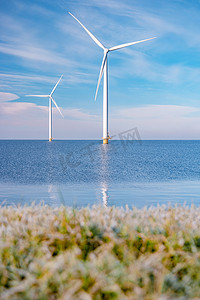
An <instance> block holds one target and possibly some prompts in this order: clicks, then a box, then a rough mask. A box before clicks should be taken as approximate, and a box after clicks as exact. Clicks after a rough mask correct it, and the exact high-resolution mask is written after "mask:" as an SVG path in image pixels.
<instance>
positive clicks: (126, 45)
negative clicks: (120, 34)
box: [109, 37, 156, 51]
mask: <svg viewBox="0 0 200 300" xmlns="http://www.w3.org/2000/svg"><path fill="white" fill-rule="evenodd" d="M153 39H156V37H153V38H150V39H146V40H141V41H137V42H132V43H126V44H122V45H118V46H114V47H112V48H110V49H109V51H114V50H118V49H121V48H125V47H128V46H131V45H135V44H139V43H143V42H146V41H150V40H153Z"/></svg>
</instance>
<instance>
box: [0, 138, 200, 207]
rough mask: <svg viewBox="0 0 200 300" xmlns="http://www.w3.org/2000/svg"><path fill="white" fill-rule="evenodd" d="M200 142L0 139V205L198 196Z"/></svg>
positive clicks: (195, 199)
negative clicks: (105, 143)
mask: <svg viewBox="0 0 200 300" xmlns="http://www.w3.org/2000/svg"><path fill="white" fill-rule="evenodd" d="M199 153H200V141H143V142H142V143H141V142H138V141H114V140H113V141H111V142H110V144H109V145H102V142H101V141H53V142H52V143H49V142H47V141H3V140H2V141H0V203H1V204H3V205H4V204H12V205H17V204H25V203H28V204H30V203H31V202H33V201H35V202H36V203H38V202H41V201H44V202H45V203H47V204H50V205H53V206H59V205H61V204H65V205H70V206H78V207H79V206H87V205H92V204H100V203H102V204H104V205H117V206H125V205H126V204H128V205H129V206H132V205H135V206H137V207H142V206H145V205H147V206H150V205H157V204H163V203H164V204H168V203H169V202H170V203H172V204H175V203H180V204H183V203H184V202H186V203H187V204H191V203H194V204H196V205H199V200H200V184H199V183H200V155H199Z"/></svg>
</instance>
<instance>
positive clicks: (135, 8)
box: [0, 0, 200, 140]
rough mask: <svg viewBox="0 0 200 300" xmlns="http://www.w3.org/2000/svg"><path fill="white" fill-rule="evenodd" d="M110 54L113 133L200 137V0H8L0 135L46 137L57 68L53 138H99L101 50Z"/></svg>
mask: <svg viewBox="0 0 200 300" xmlns="http://www.w3.org/2000/svg"><path fill="white" fill-rule="evenodd" d="M69 11H70V12H71V13H72V14H74V15H75V16H76V17H77V18H78V19H79V20H80V21H81V22H82V23H83V24H84V25H85V26H86V27H87V28H88V29H89V30H90V31H91V32H92V33H93V34H94V35H95V36H96V37H97V38H98V39H99V41H100V42H101V43H102V44H103V45H105V46H106V47H112V46H116V45H119V44H123V43H127V42H133V41H138V40H142V39H147V38H151V37H157V38H156V39H154V40H151V41H147V42H144V43H141V44H138V45H134V46H131V47H127V48H124V49H121V50H118V51H114V52H111V53H109V55H108V56H109V58H108V65H109V134H110V136H115V137H116V138H117V137H118V136H119V134H120V133H122V132H123V131H126V130H129V129H131V128H135V127H137V129H138V131H139V133H140V136H141V138H142V139H144V140H145V139H152V140H154V139H158V140H162V139H200V35H199V28H200V18H199V16H200V1H198V0H195V1H193V0H187V1H184V0H168V1H166V0H165V1H163V0H152V1H149V0H109V1H108V0H101V1H99V0H71V1H70V0H57V1H55V0H34V1H31V0H17V1H16V0H9V1H7V0H1V10H0V139H43V140H45V139H48V99H46V98H34V97H30V96H27V95H31V94H49V93H50V92H51V90H52V89H53V87H54V85H55V84H56V82H57V81H58V79H59V77H60V76H61V75H62V74H63V79H62V80H61V82H60V84H59V85H58V87H57V89H56V91H55V93H54V99H55V101H56V102H57V104H58V106H59V107H60V108H61V110H62V113H63V115H64V119H63V118H62V117H61V116H60V114H59V113H58V111H57V110H56V108H55V107H54V108H53V138H55V139H101V138H102V100H103V98H102V97H103V96H102V89H103V86H102V82H101V85H100V89H99V93H98V97H97V101H94V97H95V91H96V86H97V81H98V76H99V70H100V66H101V61H102V58H103V50H102V49H101V48H100V47H99V46H98V45H96V44H95V43H94V41H93V40H92V39H91V38H90V37H89V36H88V34H87V33H86V32H85V31H84V30H83V28H82V27H81V26H80V25H79V24H78V23H77V22H76V21H75V20H74V19H73V18H72V17H71V16H70V15H69V14H68V12H69Z"/></svg>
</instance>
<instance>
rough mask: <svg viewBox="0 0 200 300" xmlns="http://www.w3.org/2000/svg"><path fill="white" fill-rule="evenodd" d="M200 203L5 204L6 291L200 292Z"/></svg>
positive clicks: (1, 219) (79, 294)
mask: <svg viewBox="0 0 200 300" xmlns="http://www.w3.org/2000/svg"><path fill="white" fill-rule="evenodd" d="M199 297H200V208H197V207H194V206H191V207H186V206H185V207H181V206H180V207H179V206H177V207H173V208H172V207H165V206H161V207H159V206H158V207H155V208H149V209H147V208H143V209H136V208H133V209H131V210H129V209H128V208H126V209H122V208H117V207H109V208H103V207H100V206H94V207H92V208H82V209H72V208H64V207H61V208H51V207H49V206H45V205H39V206H34V205H33V206H31V207H1V208H0V298H1V299H12V300H13V299H41V300H45V299H63V300H73V299H77V300H90V299H95V300H99V299H105V300H109V299H123V300H126V299H131V300H132V299H133V300H134V299H148V300H151V299H159V300H168V299H181V300H183V299H200V298H199Z"/></svg>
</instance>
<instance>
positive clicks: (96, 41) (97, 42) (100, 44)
mask: <svg viewBox="0 0 200 300" xmlns="http://www.w3.org/2000/svg"><path fill="white" fill-rule="evenodd" d="M69 14H70V15H71V16H72V17H73V18H74V19H75V20H76V21H77V22H78V23H79V24H80V25H81V26H82V27H83V29H85V31H86V32H87V33H88V34H89V36H90V37H91V38H92V39H93V41H94V42H95V43H96V44H97V45H98V46H99V47H101V48H102V49H103V50H104V49H105V47H104V46H103V45H102V43H100V42H99V40H97V38H96V37H95V36H94V35H93V34H92V33H91V32H90V31H89V30H88V29H87V28H86V27H85V26H84V25H83V24H82V23H81V22H80V21H79V20H78V19H77V18H76V17H74V15H72V14H71V13H70V12H69Z"/></svg>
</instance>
